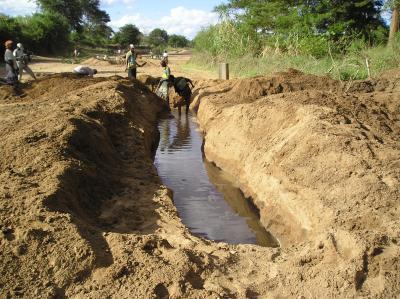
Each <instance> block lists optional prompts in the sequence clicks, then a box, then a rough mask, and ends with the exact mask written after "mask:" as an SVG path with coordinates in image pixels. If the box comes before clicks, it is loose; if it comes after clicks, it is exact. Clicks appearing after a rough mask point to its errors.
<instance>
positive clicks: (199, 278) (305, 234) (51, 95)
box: [0, 71, 400, 298]
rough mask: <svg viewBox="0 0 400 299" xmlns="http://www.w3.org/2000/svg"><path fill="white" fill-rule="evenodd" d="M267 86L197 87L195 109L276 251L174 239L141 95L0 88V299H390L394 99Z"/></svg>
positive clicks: (47, 86)
mask: <svg viewBox="0 0 400 299" xmlns="http://www.w3.org/2000/svg"><path fill="white" fill-rule="evenodd" d="M278 77H279V78H275V79H273V78H256V81H257V82H258V83H254V82H251V80H250V81H246V80H242V81H240V80H235V81H229V82H221V81H199V82H196V86H197V87H198V88H199V89H197V90H195V91H194V95H195V97H196V98H197V102H198V105H199V114H198V116H199V120H200V122H201V125H202V127H203V129H205V130H206V133H207V135H206V143H205V152H206V155H207V157H208V158H209V159H210V160H212V161H214V162H215V163H216V164H217V165H219V166H220V167H222V168H224V169H226V170H227V171H229V172H231V173H232V174H234V175H235V176H236V177H237V178H238V181H239V183H240V185H241V187H242V189H243V191H244V192H245V193H246V194H247V195H250V196H252V197H253V199H254V201H255V202H256V204H257V205H258V206H259V208H260V211H261V217H262V221H263V223H264V224H265V226H267V227H268V228H269V229H270V230H271V231H273V232H274V233H275V234H276V236H277V237H278V238H279V239H280V240H281V243H282V245H283V247H282V248H262V247H258V246H253V245H238V246H233V245H227V244H224V243H214V242H211V241H207V240H203V239H200V238H197V237H194V236H192V235H191V234H190V233H189V231H188V229H187V228H186V227H184V226H183V225H182V223H181V221H180V219H179V217H178V215H177V212H176V209H175V207H174V205H173V202H172V199H171V197H172V194H171V192H170V191H169V190H167V189H166V188H165V187H164V186H162V184H161V183H160V180H159V178H158V175H157V173H156V169H155V167H154V165H153V160H152V156H153V153H154V150H155V146H156V144H157V141H158V132H157V130H156V121H157V115H158V114H159V112H161V111H162V110H163V109H164V106H163V103H162V102H161V101H160V99H159V98H158V97H156V96H155V95H154V94H153V93H151V92H150V91H149V90H148V88H146V87H145V86H144V85H143V84H142V83H140V82H139V81H134V82H133V83H132V82H130V81H127V80H123V79H121V78H119V77H111V78H108V79H105V78H95V79H93V78H78V77H77V76H75V75H73V74H69V75H67V74H65V75H55V76H52V77H49V78H44V79H40V80H39V82H37V83H32V85H31V86H30V87H27V88H26V90H25V95H24V97H22V98H20V97H13V96H11V95H10V90H9V89H7V87H0V119H1V122H0V152H1V155H0V182H1V184H0V225H1V227H0V230H1V233H0V272H1V275H0V297H2V298H3V297H5V298H7V297H40V298H58V297H59V298H63V297H68V298H69V297H71V298H108V297H115V298H168V297H169V298H278V297H280V298H281V297H291V298H301V297H305V298H311V297H318V298H326V297H355V296H365V297H378V298H383V297H394V296H396V295H397V294H398V293H399V292H400V290H399V285H400V284H399V281H400V277H399V273H400V271H399V258H398V257H399V253H400V251H399V242H400V232H399V227H400V226H399V224H400V223H399V216H400V215H399V214H400V211H399V193H398V192H399V191H398V190H399V181H400V176H399V169H400V168H399V166H400V165H399V160H398V159H399V158H398V157H399V113H400V110H399V100H400V99H399V93H398V91H397V89H396V88H397V87H396V86H397V85H396V84H392V83H393V82H392V81H390V80H389V79H387V82H386V81H385V82H386V83H382V82H375V83H374V82H369V83H365V84H367V85H368V86H372V90H373V91H372V92H369V93H363V92H362V91H361V90H362V88H363V87H362V86H363V84H364V83H362V82H359V83H354V85H353V87H352V88H353V89H354V90H357V91H354V92H346V89H347V90H349V87H348V86H345V87H343V86H342V85H341V84H339V83H338V82H335V81H331V80H328V79H322V81H321V82H318V80H319V79H318V78H316V77H308V78H305V77H306V76H305V75H303V74H299V73H296V72H293V71H292V72H290V73H289V74H280V75H278ZM271 80H276V81H274V82H275V83H273V84H272V87H271V86H270V84H269V83H268V81H271ZM304 80H305V81H304ZM307 80H308V81H307ZM324 80H325V81H324ZM385 80H386V79H385ZM302 81H304V82H308V83H307V84H305V85H304V86H302V85H301V82H302ZM314 81H315V82H314ZM241 84H245V85H243V86H242V88H241ZM246 84H248V85H246ZM252 84H253V85H254V84H256V85H257V86H261V87H260V88H261V89H262V90H263V91H260V90H257V86H256V87H254V86H253V85H252ZM279 84H280V85H281V86H282V88H283V89H282V91H281V92H279V90H278V91H276V92H274V90H276V89H277V88H278V87H277V86H279ZM132 85H133V86H132ZM326 86H328V87H326ZM377 86H381V87H382V91H379V92H378V91H377ZM278 89H279V88H278ZM329 90H331V91H329ZM238 92H240V94H238Z"/></svg>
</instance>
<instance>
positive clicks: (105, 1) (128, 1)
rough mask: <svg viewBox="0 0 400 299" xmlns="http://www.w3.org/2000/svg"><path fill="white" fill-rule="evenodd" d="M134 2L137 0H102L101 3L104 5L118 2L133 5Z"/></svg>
mask: <svg viewBox="0 0 400 299" xmlns="http://www.w3.org/2000/svg"><path fill="white" fill-rule="evenodd" d="M134 2H136V0H101V3H102V4H104V5H115V4H118V3H123V4H128V5H131V4H133V3H134Z"/></svg>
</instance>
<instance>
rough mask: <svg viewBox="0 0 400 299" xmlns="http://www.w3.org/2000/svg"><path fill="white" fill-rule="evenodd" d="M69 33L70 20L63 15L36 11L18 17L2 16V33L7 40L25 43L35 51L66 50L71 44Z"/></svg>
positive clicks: (0, 31)
mask: <svg viewBox="0 0 400 299" xmlns="http://www.w3.org/2000/svg"><path fill="white" fill-rule="evenodd" d="M69 34H70V33H69V26H68V22H67V20H66V19H65V18H64V17H63V16H61V15H57V14H49V13H45V14H39V13H36V14H34V15H32V16H26V17H17V18H12V17H7V16H0V35H1V36H2V37H4V39H5V40H6V39H11V40H13V41H14V42H15V43H17V42H21V43H23V44H24V47H25V48H26V49H29V50H31V51H34V52H35V53H41V54H48V53H51V54H55V53H59V52H60V51H63V52H64V51H65V50H66V49H67V48H68V46H69ZM2 46H3V45H2ZM3 49H4V48H3Z"/></svg>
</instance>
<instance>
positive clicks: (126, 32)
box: [113, 24, 142, 47]
mask: <svg viewBox="0 0 400 299" xmlns="http://www.w3.org/2000/svg"><path fill="white" fill-rule="evenodd" d="M141 37H142V33H141V32H140V31H139V29H138V28H137V27H136V26H135V25H132V24H128V25H125V26H123V27H121V28H120V29H119V31H118V32H117V33H115V35H114V38H113V40H114V42H115V43H117V44H120V45H122V46H124V47H126V46H128V45H129V44H134V45H138V44H139V43H140V40H141Z"/></svg>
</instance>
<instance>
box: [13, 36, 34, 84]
mask: <svg viewBox="0 0 400 299" xmlns="http://www.w3.org/2000/svg"><path fill="white" fill-rule="evenodd" d="M14 56H15V58H16V60H17V66H18V69H19V78H18V79H19V81H21V79H22V74H23V73H24V71H25V72H27V73H28V74H29V75H30V76H31V77H32V78H33V79H34V80H37V79H36V76H35V74H34V73H33V71H32V70H31V68H30V67H29V66H28V55H27V54H25V52H24V47H23V46H22V44H21V43H18V44H17V48H16V49H15V50H14Z"/></svg>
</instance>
